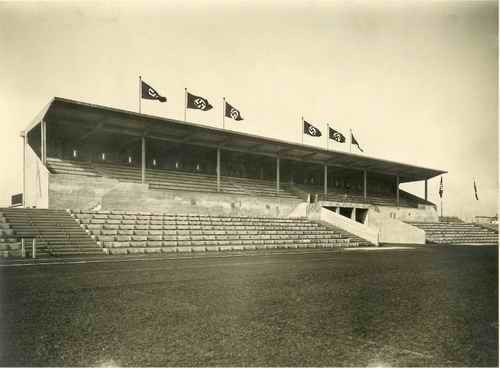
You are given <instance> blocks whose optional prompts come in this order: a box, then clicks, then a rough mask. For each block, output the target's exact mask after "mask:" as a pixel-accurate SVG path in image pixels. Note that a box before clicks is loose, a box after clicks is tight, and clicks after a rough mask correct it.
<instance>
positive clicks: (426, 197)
mask: <svg viewBox="0 0 500 368" xmlns="http://www.w3.org/2000/svg"><path fill="white" fill-rule="evenodd" d="M424 198H425V200H427V179H425V196H424Z"/></svg>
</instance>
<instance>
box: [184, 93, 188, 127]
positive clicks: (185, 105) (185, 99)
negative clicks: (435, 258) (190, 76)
mask: <svg viewBox="0 0 500 368" xmlns="http://www.w3.org/2000/svg"><path fill="white" fill-rule="evenodd" d="M187 90H188V89H187V88H184V121H186V111H187V98H188V95H187Z"/></svg>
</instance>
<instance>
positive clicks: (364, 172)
mask: <svg viewBox="0 0 500 368" xmlns="http://www.w3.org/2000/svg"><path fill="white" fill-rule="evenodd" d="M367 175H368V174H367V172H366V170H363V198H364V199H365V201H366V177H367Z"/></svg>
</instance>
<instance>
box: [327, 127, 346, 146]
mask: <svg viewBox="0 0 500 368" xmlns="http://www.w3.org/2000/svg"><path fill="white" fill-rule="evenodd" d="M328 130H329V132H328V135H329V136H330V139H333V140H334V141H335V142H339V143H345V136H344V135H343V134H342V133H340V132H338V131H336V130H335V129H332V128H330V127H328Z"/></svg>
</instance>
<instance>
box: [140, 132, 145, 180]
mask: <svg viewBox="0 0 500 368" xmlns="http://www.w3.org/2000/svg"><path fill="white" fill-rule="evenodd" d="M141 182H142V184H144V183H145V182H146V137H145V136H142V139H141Z"/></svg>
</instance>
